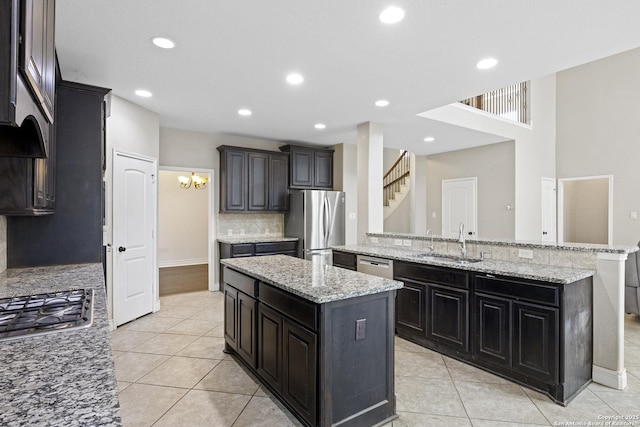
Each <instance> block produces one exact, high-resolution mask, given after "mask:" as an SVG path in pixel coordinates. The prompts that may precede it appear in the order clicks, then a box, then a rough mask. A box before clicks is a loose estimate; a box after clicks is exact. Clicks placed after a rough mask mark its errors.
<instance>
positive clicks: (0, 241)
mask: <svg viewBox="0 0 640 427" xmlns="http://www.w3.org/2000/svg"><path fill="white" fill-rule="evenodd" d="M6 269H7V217H6V216H1V215H0V273H2V272H3V271H5V270H6Z"/></svg>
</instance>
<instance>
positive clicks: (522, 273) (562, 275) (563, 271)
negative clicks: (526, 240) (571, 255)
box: [332, 245, 595, 285]
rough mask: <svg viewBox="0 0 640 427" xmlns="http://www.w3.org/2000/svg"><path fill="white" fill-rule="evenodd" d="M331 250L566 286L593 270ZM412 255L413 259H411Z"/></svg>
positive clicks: (368, 249)
mask: <svg viewBox="0 0 640 427" xmlns="http://www.w3.org/2000/svg"><path fill="white" fill-rule="evenodd" d="M332 249H335V250H338V251H343V252H350V253H354V254H358V255H369V256H375V257H380V258H387V259H393V260H399V261H408V262H415V263H417V264H428V265H437V266H442V267H450V268H456V269H459V270H467V271H475V272H478V273H487V274H496V275H502V276H511V277H519V278H522V279H532V280H540V281H543V282H550V283H559V284H564V285H566V284H568V283H572V282H575V281H577V280H581V279H585V278H587V277H591V276H593V275H594V274H595V271H593V270H586V269H579V268H568V267H556V266H551V265H541V264H529V263H519V262H513V261H499V260H492V259H486V260H483V261H480V262H474V263H467V264H457V263H452V262H450V261H439V260H424V259H420V258H415V256H414V255H416V254H419V253H425V252H426V251H424V250H423V251H415V250H411V249H407V248H398V249H396V248H393V247H389V246H375V245H348V246H335V247H333V248H332ZM412 255H413V256H412Z"/></svg>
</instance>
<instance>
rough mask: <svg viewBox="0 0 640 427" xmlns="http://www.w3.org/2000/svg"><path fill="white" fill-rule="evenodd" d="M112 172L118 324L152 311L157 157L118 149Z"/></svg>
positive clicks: (114, 289) (114, 279)
mask: <svg viewBox="0 0 640 427" xmlns="http://www.w3.org/2000/svg"><path fill="white" fill-rule="evenodd" d="M113 174H114V176H113V181H114V186H113V258H114V277H113V301H114V302H113V318H114V321H115V324H116V326H119V325H122V324H123V323H126V322H129V321H131V320H133V319H137V318H138V317H140V316H143V315H145V314H147V313H151V312H152V311H153V301H154V296H155V293H156V292H155V290H156V283H155V282H156V268H155V249H154V248H155V244H154V237H155V228H156V161H155V160H149V159H143V158H138V157H135V156H131V155H127V154H123V153H117V152H116V153H115V155H114V161H113Z"/></svg>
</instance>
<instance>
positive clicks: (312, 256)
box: [284, 190, 345, 265]
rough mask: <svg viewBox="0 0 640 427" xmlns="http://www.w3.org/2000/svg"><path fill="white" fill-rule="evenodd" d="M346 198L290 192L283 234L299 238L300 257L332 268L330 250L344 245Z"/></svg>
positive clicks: (334, 193) (335, 193) (338, 193)
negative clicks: (332, 247)
mask: <svg viewBox="0 0 640 427" xmlns="http://www.w3.org/2000/svg"><path fill="white" fill-rule="evenodd" d="M344 200H345V194H344V192H342V191H324V190H290V194H289V211H288V212H287V213H285V215H284V234H285V236H287V237H297V238H298V239H300V240H299V242H298V256H299V257H300V258H304V259H307V260H310V261H312V262H314V263H319V264H329V265H331V264H332V262H331V261H332V259H331V249H329V248H330V247H331V246H338V245H344V224H345V202H344Z"/></svg>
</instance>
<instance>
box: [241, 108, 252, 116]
mask: <svg viewBox="0 0 640 427" xmlns="http://www.w3.org/2000/svg"><path fill="white" fill-rule="evenodd" d="M238 114H240V115H241V116H250V115H251V110H248V109H246V108H241V109H239V110H238Z"/></svg>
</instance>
